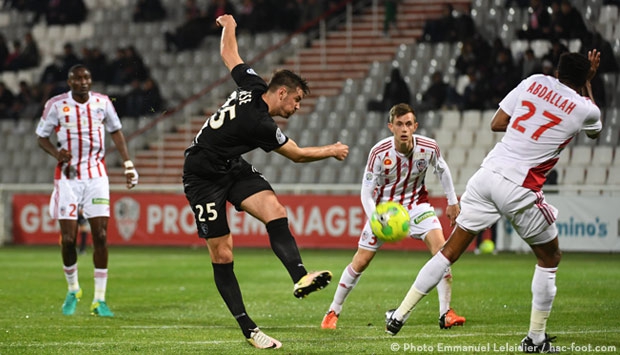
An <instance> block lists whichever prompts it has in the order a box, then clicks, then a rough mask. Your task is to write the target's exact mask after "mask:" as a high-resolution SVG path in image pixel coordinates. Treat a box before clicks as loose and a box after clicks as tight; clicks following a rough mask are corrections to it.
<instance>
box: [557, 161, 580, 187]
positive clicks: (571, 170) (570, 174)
mask: <svg viewBox="0 0 620 355" xmlns="http://www.w3.org/2000/svg"><path fill="white" fill-rule="evenodd" d="M584 178H585V172H584V168H583V167H581V166H567V167H565V168H564V173H563V177H562V181H561V183H562V184H563V185H583V183H584Z"/></svg>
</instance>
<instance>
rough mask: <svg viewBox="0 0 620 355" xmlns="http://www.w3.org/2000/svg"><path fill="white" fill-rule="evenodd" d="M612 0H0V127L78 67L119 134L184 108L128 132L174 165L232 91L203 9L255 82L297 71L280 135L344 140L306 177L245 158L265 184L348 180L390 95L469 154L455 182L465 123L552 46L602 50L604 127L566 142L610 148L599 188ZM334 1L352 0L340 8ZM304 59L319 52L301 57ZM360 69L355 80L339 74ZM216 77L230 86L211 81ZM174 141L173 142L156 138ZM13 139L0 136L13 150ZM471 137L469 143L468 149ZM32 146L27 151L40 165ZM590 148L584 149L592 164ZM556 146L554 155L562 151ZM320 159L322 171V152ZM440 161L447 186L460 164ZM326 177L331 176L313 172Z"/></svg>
mask: <svg viewBox="0 0 620 355" xmlns="http://www.w3.org/2000/svg"><path fill="white" fill-rule="evenodd" d="M618 2H619V1H617V0H473V1H466V0H457V1H436V2H433V3H432V4H431V3H429V2H428V1H422V0H394V1H390V0H357V1H346V0H185V1H173V0H49V1H47V0H46V1H41V0H39V1H36V0H5V1H4V2H3V4H2V6H3V7H2V10H1V11H0V70H1V73H0V130H1V131H2V132H3V133H7V132H10V133H13V134H15V135H17V136H19V135H20V134H24V133H27V134H30V133H32V132H33V131H34V128H33V126H34V125H35V124H36V123H37V122H38V119H39V117H40V114H41V112H42V108H43V104H44V103H45V102H46V100H47V99H49V98H50V97H52V96H53V95H56V94H58V93H61V92H64V91H67V90H68V86H67V84H66V78H67V71H68V68H70V67H71V66H72V65H74V64H77V63H83V64H85V65H86V66H88V67H89V68H90V70H91V72H92V75H93V91H98V92H102V93H104V94H107V95H109V96H110V97H112V99H113V102H114V105H115V107H116V109H117V111H118V113H119V115H120V116H121V118H123V123H124V126H125V128H124V130H125V131H126V135H128V136H131V133H132V132H134V131H136V130H138V129H140V128H141V127H144V126H146V125H148V122H149V120H153V119H155V118H159V117H161V116H162V115H166V114H167V113H168V112H177V113H178V114H180V115H181V116H182V117H181V118H175V121H176V124H169V125H166V126H165V128H164V129H163V130H160V131H158V132H155V133H153V132H151V133H150V135H143V136H144V137H146V138H142V137H130V140H133V141H134V142H133V143H131V142H130V143H131V146H132V147H131V148H132V149H141V150H148V149H153V148H154V146H155V148H159V149H162V147H163V146H165V147H167V149H166V150H169V152H167V153H166V157H172V156H173V155H174V157H175V159H176V161H177V162H176V163H175V164H177V165H178V164H180V163H179V162H178V161H182V153H179V152H172V150H182V149H183V146H186V145H187V143H188V142H189V140H188V139H189V138H190V136H189V135H191V134H194V133H195V132H194V131H195V130H196V129H197V127H200V125H201V124H202V121H203V120H204V116H205V114H209V113H210V112H213V110H214V109H215V108H216V107H217V105H218V104H219V103H221V102H222V101H223V98H224V97H225V96H226V95H227V94H228V93H229V91H230V90H231V89H232V88H233V87H234V86H232V84H231V83H230V80H229V75H228V73H227V72H226V68H225V67H224V65H223V64H222V63H221V59H220V58H219V50H218V48H219V34H220V31H219V30H218V29H217V27H216V26H215V18H217V16H219V15H221V14H224V13H231V14H234V15H235V17H236V19H237V22H238V41H239V46H240V53H241V55H242V57H243V58H244V59H245V60H246V61H249V62H251V63H252V65H253V66H255V68H256V69H257V72H259V73H261V74H263V75H265V78H266V79H267V78H268V77H269V74H270V72H271V71H273V70H274V69H275V68H278V67H288V68H289V69H293V70H295V71H298V72H300V73H301V74H302V75H303V76H307V77H308V78H309V81H310V85H311V88H312V89H313V90H312V93H311V95H310V96H308V98H307V99H305V100H304V102H303V103H302V110H300V112H298V115H296V116H300V117H294V118H293V119H292V120H291V122H288V123H283V124H284V125H286V129H287V134H289V135H290V136H292V137H294V138H295V139H296V141H299V142H300V143H302V144H303V145H308V144H311V145H316V144H319V143H321V144H322V143H328V142H330V140H332V139H341V140H343V141H346V140H347V139H348V142H349V144H350V145H351V146H352V152H351V153H352V154H351V157H350V158H351V159H347V162H346V163H345V166H344V168H342V169H340V168H338V169H337V171H336V172H333V173H332V174H331V175H330V174H324V175H321V176H320V177H319V176H316V171H314V172H312V171H305V170H303V168H301V167H290V168H289V167H285V166H284V165H283V164H281V161H280V160H279V159H278V158H264V157H263V156H262V155H260V156H259V155H258V154H251V157H252V158H253V159H256V160H258V161H259V162H262V163H264V164H265V171H267V172H268V174H273V178H272V180H273V181H274V182H288V181H289V180H290V182H295V181H299V180H301V179H303V180H305V181H306V180H307V181H306V182H316V181H319V180H320V181H321V182H328V183H334V182H335V183H339V182H344V183H355V182H357V181H358V180H359V179H358V178H359V177H358V175H359V174H357V173H358V170H359V169H360V167H361V166H363V163H364V159H365V152H366V151H367V150H368V149H369V147H370V146H371V145H372V144H371V143H372V142H373V140H376V139H378V138H379V137H381V136H383V135H385V131H382V130H383V128H384V123H385V121H384V118H385V113H386V111H387V110H388V109H389V107H391V105H393V104H394V103H396V102H409V103H410V104H412V105H413V106H414V108H415V109H416V111H417V112H418V118H419V121H420V123H421V124H420V127H421V129H420V132H419V133H422V134H426V135H428V136H431V137H433V138H435V139H437V140H438V142H439V143H440V147H442V148H444V146H445V150H446V155H447V156H448V158H450V154H452V155H453V157H452V159H449V163H450V164H451V165H452V164H454V165H455V166H459V165H460V164H466V162H467V160H468V159H469V158H468V156H469V155H471V159H469V160H471V165H469V166H466V167H464V169H463V170H462V175H463V178H464V179H465V177H466V176H467V177H468V174H470V173H471V171H469V170H471V169H472V168H473V167H475V166H476V165H477V164H479V161H478V162H476V161H475V160H476V159H479V158H480V154H485V152H486V151H488V149H490V147H492V145H493V144H494V143H495V141H496V140H497V139H498V138H497V137H494V138H492V139H490V140H487V137H486V136H484V135H482V134H476V133H472V135H471V138H465V139H464V138H463V136H465V137H466V136H467V135H466V134H465V135H463V132H462V130H463V128H464V127H468V128H470V129H472V130H474V131H475V130H478V129H479V130H486V129H487V127H486V125H484V122H486V121H487V120H488V118H489V115H490V114H492V112H493V111H494V110H495V109H496V108H497V104H498V102H499V100H501V99H502V98H503V97H504V96H505V95H506V94H507V93H508V91H509V90H510V89H512V88H513V87H514V86H515V85H516V84H517V83H518V82H519V81H520V80H521V79H523V78H525V77H527V76H528V75H531V74H534V73H544V74H548V75H553V73H554V70H555V66H556V65H557V62H558V60H559V56H560V55H561V54H562V53H564V52H566V51H577V52H581V53H584V54H585V53H587V51H588V50H590V49H593V48H596V49H598V50H599V51H601V53H602V58H601V66H600V68H599V72H598V74H597V76H596V77H595V79H594V80H593V82H592V84H593V90H594V94H595V100H596V103H597V105H598V106H599V107H600V108H601V110H602V112H603V119H604V121H605V126H606V131H605V132H604V138H601V139H599V140H598V141H595V142H593V143H591V142H586V141H585V140H584V141H582V140H581V139H579V140H578V139H575V145H581V144H582V143H583V144H584V145H605V146H607V147H611V153H610V154H611V155H610V156H611V158H610V159H611V160H609V162H608V163H605V164H607V165H605V167H604V176H605V177H604V178H603V180H602V181H603V183H610V181H611V180H610V179H608V178H607V177H608V176H609V177H611V175H612V174H611V171H610V170H609V169H610V166H611V165H612V162H613V161H614V159H615V147H616V146H617V144H618V131H619V130H620V123H619V122H618V121H619V120H620V118H619V114H618V111H619V109H620V89H618V87H619V85H618V80H619V79H618V63H619V58H620V26H619V25H618V23H619V22H620V21H619V18H618V6H619V4H618ZM347 4H352V9H353V10H352V13H349V12H348V11H349V10H348V9H349V8H347V7H346V5H347ZM318 19H322V20H325V23H326V25H325V26H324V22H319V21H318ZM282 42H286V44H285V45H283V46H282V45H281V44H282ZM383 52H386V53H388V54H387V55H384V56H382V55H381V53H383ZM265 53H267V54H265ZM315 55H316V58H319V59H316V60H315V59H313V58H315ZM338 57H342V58H341V60H340V61H339V59H338ZM358 67H360V68H362V69H361V74H359V75H358V74H357V73H356V72H355V73H354V72H353V69H354V68H358ZM222 78H224V79H228V80H229V81H228V82H227V83H225V84H223V85H220V84H221V83H220V81H221V80H222ZM327 86H329V87H327ZM471 112H475V114H474V115H472V114H471ZM471 117H475V118H471ZM132 118H135V119H132ZM471 122H474V123H471ZM279 123H281V122H279ZM181 124H184V125H185V126H184V127H185V128H188V129H187V131H184V133H183V135H182V136H180V137H179V132H181V131H182V130H183V129H185V128H180V125H181ZM457 129H460V130H461V131H460V133H459V137H458V139H459V140H461V141H462V142H465V143H462V144H465V145H466V144H470V146H466V148H474V149H473V150H471V151H470V152H467V151H466V152H465V153H463V154H465V156H463V157H461V158H458V159H462V161H456V160H457V154H461V153H457V150H456V149H454V150H451V148H452V147H453V146H454V145H455V144H457V143H456V139H455V134H456V133H455V132H456V131H455V130H457ZM188 132H191V133H188ZM175 134H176V136H175ZM171 136H172V137H171ZM134 138H135V139H134ZM141 138H142V139H141ZM179 139H180V141H181V143H180V144H177V145H175V144H176V143H170V142H171V141H172V142H174V141H175V140H179ZM11 140H13V139H7V140H5V142H4V143H3V144H0V147H1V148H3V149H4V148H6V149H7V150H5V151H9V152H12V151H13V149H12V148H11V147H12V145H11V144H13V143H11V142H10V141H11ZM483 141H484V142H486V143H484V144H483V143H481V142H483ZM33 142H34V140H33ZM467 142H469V143H467ZM458 144H460V143H458ZM481 144H483V145H481ZM459 148H460V149H461V151H462V150H463V149H462V148H463V147H459ZM477 148H480V149H479V150H480V152H478V151H476V152H475V154H474V153H473V151H475V150H476V149H477ZM15 150H19V149H15ZM33 150H34V149H33ZM25 151H29V150H28V149H25ZM17 153H20V154H22V153H23V152H17ZM17 153H16V154H17ZM36 153H40V152H36ZM36 153H35V152H33V153H32V155H31V157H30V158H29V159H26V160H27V161H32V162H33V164H34V165H35V166H39V165H40V164H41V161H40V160H39V159H36V158H35V155H36ZM594 154H595V152H594V149H590V151H589V157H590V159H591V158H592V157H593V155H594ZM606 154H607V153H606ZM9 155H10V154H9ZM153 155H154V154H146V153H145V154H144V155H143V156H144V157H145V158H140V157H138V158H137V160H138V161H139V160H140V159H143V163H144V164H147V165H148V162H147V158H146V157H147V156H153ZM177 155H178V157H177ZM567 155H568V158H567V161H566V165H568V164H569V163H570V159H571V157H572V153H571V154H567ZM162 156H163V155H160V157H159V159H160V160H159V163H157V165H155V164H153V167H154V169H153V171H154V173H155V174H156V171H157V170H161V169H162V168H166V167H167V166H164V165H162V164H163V163H162V162H161V157H162ZM3 160H7V161H6V163H9V165H10V164H13V163H15V164H16V163H17V162H18V161H22V162H23V160H21V159H20V158H19V157H18V156H17V155H14V156H13V158H11V157H8V158H7V159H4V158H3ZM48 160H49V159H48ZM168 160H170V159H168ZM11 161H14V162H13V163H11ZM3 163H5V162H4V161H3ZM52 163H53V162H52ZM109 163H112V164H113V163H114V161H113V160H112V159H110V160H109ZM37 164H38V165H37ZM138 164H139V162H138ZM166 164H167V162H166ZM43 165H45V164H43ZM155 167H156V168H155ZM174 168H175V169H178V166H174ZM465 168H467V169H469V170H467V169H465ZM286 169H289V170H290V169H295V171H285V170H286ZM313 169H314V168H313ZM324 169H325V171H324V173H325V172H328V171H330V169H331V170H336V168H335V167H333V166H331V163H326V164H325V166H324ZM5 170H6V169H5ZM112 170H114V169H112ZM171 170H172V169H171ZM454 170H455V171H454V172H453V174H454V175H455V180H457V182H458V181H460V179H459V178H458V176H459V175H461V170H460V168H459V169H454ZM174 173H175V174H176V175H174V176H175V177H174V178H173V179H172V180H163V177H162V175H161V174H159V176H157V177H153V179H152V181H154V182H163V181H178V180H180V178H179V176H180V173H178V172H176V171H174ZM3 174H4V172H3ZM7 174H9V175H11V174H12V175H11V176H6V177H3V180H2V181H3V182H4V181H10V180H11V179H13V180H15V181H23V180H20V177H19V173H18V169H17V170H15V171H12V172H7ZM566 174H568V173H567V172H564V171H560V173H559V176H560V177H559V181H560V182H562V181H568V180H566V179H564V177H565V176H567V175H566ZM587 174H588V173H587V172H586V171H584V170H583V169H582V170H581V174H579V173H578V174H577V175H578V176H581V177H583V180H581V181H582V182H585V179H586V178H587ZM147 175H148V173H147ZM328 175H330V176H332V177H331V178H325V177H324V176H328ZM23 177H24V178H26V177H27V176H26V175H24V176H23ZM141 177H142V173H141ZM35 179H38V178H35ZM40 180H41V181H47V180H49V179H48V178H47V177H45V178H41V179H40ZM599 180H600V178H599ZM571 181H572V180H571Z"/></svg>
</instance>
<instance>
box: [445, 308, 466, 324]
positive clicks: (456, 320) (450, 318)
mask: <svg viewBox="0 0 620 355" xmlns="http://www.w3.org/2000/svg"><path fill="white" fill-rule="evenodd" d="M463 324H465V317H461V316H459V315H458V314H456V312H455V311H454V310H453V309H452V308H450V309H449V310H448V311H447V312H446V313H444V314H442V315H441V317H439V328H441V329H450V328H452V327H454V326H457V325H463Z"/></svg>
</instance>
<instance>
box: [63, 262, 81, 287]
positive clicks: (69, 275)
mask: <svg viewBox="0 0 620 355" xmlns="http://www.w3.org/2000/svg"><path fill="white" fill-rule="evenodd" d="M62 270H63V271H64V272H65V279H66V280H67V285H68V287H69V291H72V292H75V291H77V290H79V289H80V283H79V282H78V267H77V262H76V263H75V264H73V265H70V266H64V265H63V266H62Z"/></svg>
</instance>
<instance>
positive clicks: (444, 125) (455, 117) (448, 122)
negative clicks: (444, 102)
mask: <svg viewBox="0 0 620 355" xmlns="http://www.w3.org/2000/svg"><path fill="white" fill-rule="evenodd" d="M460 126H461V112H460V111H457V110H449V111H443V112H442V113H441V126H440V129H441V130H448V131H456V130H458V129H459V127H460Z"/></svg>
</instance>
